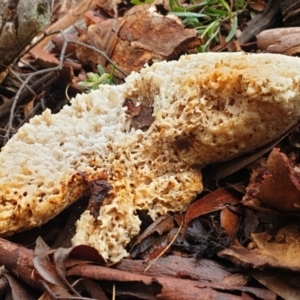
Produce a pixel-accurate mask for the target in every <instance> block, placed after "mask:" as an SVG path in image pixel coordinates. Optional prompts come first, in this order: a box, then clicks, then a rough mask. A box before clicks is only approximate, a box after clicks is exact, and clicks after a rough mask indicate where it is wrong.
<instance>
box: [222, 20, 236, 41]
mask: <svg viewBox="0 0 300 300" xmlns="http://www.w3.org/2000/svg"><path fill="white" fill-rule="evenodd" d="M237 27H238V18H237V15H235V16H234V18H233V20H232V25H231V30H230V32H229V33H228V35H227V37H226V39H225V42H226V43H228V42H229V41H231V39H232V38H233V36H234V35H235V33H236V30H237Z"/></svg>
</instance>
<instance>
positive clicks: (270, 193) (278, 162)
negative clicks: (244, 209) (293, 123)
mask: <svg viewBox="0 0 300 300" xmlns="http://www.w3.org/2000/svg"><path fill="white" fill-rule="evenodd" d="M296 170H297V168H296V167H295V166H293V165H292V164H291V162H290V161H289V159H288V157H287V156H286V155H285V154H284V153H282V152H280V149H279V148H274V149H273V150H272V151H271V153H270V155H269V157H268V160H267V162H266V164H265V165H263V166H261V167H258V168H257V169H256V170H254V171H253V174H252V177H251V180H250V184H249V186H248V187H247V194H246V196H245V197H244V199H243V202H244V203H250V202H253V203H254V202H255V201H256V202H257V201H259V202H261V203H263V204H264V205H267V206H269V207H271V208H275V209H277V210H281V211H299V210H300V181H299V178H300V176H299V173H298V172H297V171H296ZM257 203H258V202H257Z"/></svg>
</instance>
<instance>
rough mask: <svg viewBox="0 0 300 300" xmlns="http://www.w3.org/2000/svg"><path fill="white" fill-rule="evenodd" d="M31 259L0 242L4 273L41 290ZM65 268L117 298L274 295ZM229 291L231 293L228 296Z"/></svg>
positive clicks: (234, 299)
mask: <svg viewBox="0 0 300 300" xmlns="http://www.w3.org/2000/svg"><path fill="white" fill-rule="evenodd" d="M79 247H80V246H79ZM78 254H80V253H78ZM83 256H84V255H83ZM33 257H34V251H33V250H29V249H26V248H24V247H22V246H19V245H16V244H13V243H11V242H9V241H7V240H4V239H0V264H4V265H5V267H6V269H7V270H8V271H11V272H12V273H13V274H14V275H16V276H17V277H19V278H20V279H22V280H23V281H25V282H27V283H28V284H30V285H31V286H33V287H36V288H39V289H43V285H42V284H43V281H42V277H41V276H40V275H39V274H38V272H37V270H36V269H35V268H34V265H33ZM77 259H80V257H79V256H77ZM91 260H93V259H89V261H91ZM95 262H96V263H97V262H98V261H97V259H96V260H95ZM98 263H99V262H98ZM66 266H67V269H66V273H65V275H66V276H80V277H84V278H91V279H95V280H100V281H105V288H110V287H111V286H112V284H116V285H117V289H116V290H117V294H118V295H120V296H122V295H125V296H126V295H127V296H128V295H133V296H136V295H137V293H139V294H140V295H141V296H143V298H142V299H174V300H175V299H181V300H185V299H189V300H190V299H191V300H193V299H200V298H201V299H203V300H206V299H223V300H238V299H240V297H239V296H236V293H242V292H246V293H250V294H252V295H255V296H256V297H257V298H259V299H270V300H273V299H274V300H275V299H276V295H275V294H274V293H273V292H270V291H268V290H265V289H259V288H253V287H244V286H231V285H230V286H229V285H226V284H218V283H210V282H199V281H198V280H190V279H179V278H172V277H161V276H157V277H156V276H155V277H153V276H147V275H142V274H134V273H132V272H126V271H120V270H115V269H112V268H108V267H103V266H100V265H91V264H89V263H87V262H86V260H83V261H82V262H81V263H80V261H78V260H77V262H76V263H75V264H74V262H72V259H71V260H70V263H68V260H67V261H66ZM44 275H45V274H44ZM44 282H45V281H44ZM230 292H233V293H232V294H231V293H230Z"/></svg>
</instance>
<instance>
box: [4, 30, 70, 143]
mask: <svg viewBox="0 0 300 300" xmlns="http://www.w3.org/2000/svg"><path fill="white" fill-rule="evenodd" d="M61 33H62V35H63V32H61ZM67 45H68V41H67V40H66V39H65V40H64V43H63V47H62V50H61V53H60V58H59V65H58V66H56V67H53V68H48V69H46V70H39V71H36V72H33V73H31V74H30V75H29V76H28V77H27V78H26V79H25V80H24V81H23V83H22V84H21V86H20V88H19V90H18V92H17V94H16V96H15V98H14V101H13V104H12V106H11V110H10V116H9V121H8V128H7V130H6V133H5V136H4V144H6V143H7V141H8V140H9V137H10V132H11V130H12V127H13V118H14V111H15V108H16V105H17V102H18V99H19V97H20V95H21V92H22V91H23V89H24V88H25V86H27V84H28V82H29V81H30V80H31V78H32V77H33V76H36V75H42V74H45V73H48V72H51V71H59V70H61V69H62V66H63V60H64V56H65V52H66V49H67Z"/></svg>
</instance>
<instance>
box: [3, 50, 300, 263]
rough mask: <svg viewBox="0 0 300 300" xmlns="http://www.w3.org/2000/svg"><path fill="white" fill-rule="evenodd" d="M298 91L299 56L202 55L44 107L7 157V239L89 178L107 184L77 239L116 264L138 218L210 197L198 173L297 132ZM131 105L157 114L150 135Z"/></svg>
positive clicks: (52, 212)
mask: <svg viewBox="0 0 300 300" xmlns="http://www.w3.org/2000/svg"><path fill="white" fill-rule="evenodd" d="M299 85H300V59H299V58H295V57H286V56H281V55H276V54H244V53H206V54H197V55H186V56H182V57H181V58H180V59H179V60H178V61H171V62H159V63H154V64H153V65H152V66H146V67H145V68H143V69H142V70H141V71H140V73H132V74H131V75H129V76H128V77H127V79H126V82H125V83H124V84H123V85H119V86H107V85H105V86H100V87H99V90H97V91H92V92H91V93H89V94H82V95H77V97H76V98H74V99H73V100H72V101H71V105H70V106H65V107H64V108H63V109H62V110H61V111H60V112H59V113H57V114H51V112H50V111H49V110H46V111H45V112H44V113H43V114H42V115H40V116H36V117H34V118H32V119H31V120H30V123H29V124H26V125H24V126H23V127H22V128H21V129H20V130H19V131H18V133H17V134H15V135H14V136H13V137H12V138H11V140H10V141H9V142H8V143H7V144H6V145H5V146H4V147H3V149H2V151H1V153H0V165H1V168H0V198H1V201H0V235H1V236H6V235H11V234H13V233H14V232H18V231H22V230H26V229H30V228H33V227H36V226H40V225H41V224H43V223H45V222H47V221H48V220H50V219H51V218H53V217H54V216H56V215H57V214H58V213H60V212H61V211H62V210H63V209H64V208H66V207H67V206H68V205H70V204H71V203H72V202H74V201H76V200H77V199H78V198H79V197H80V196H82V195H83V194H85V193H86V192H87V190H88V189H89V184H88V181H89V180H98V179H99V180H102V182H103V180H104V181H107V186H105V184H103V186H102V187H104V189H105V191H106V192H105V193H106V194H105V195H104V196H103V195H102V198H103V199H102V200H101V205H99V207H98V208H97V209H98V210H99V213H95V212H94V213H93V214H92V213H91V212H90V210H89V209H87V210H86V211H85V212H84V213H83V214H82V216H81V217H80V219H79V220H78V221H77V224H76V228H77V229H76V234H75V236H74V237H73V240H72V242H73V243H74V244H75V245H78V244H87V245H91V246H93V247H95V248H96V249H97V250H98V251H99V252H100V253H101V255H102V256H103V257H104V258H105V259H107V260H111V261H118V260H119V259H121V258H122V257H124V256H126V255H127V252H126V250H125V246H126V245H127V244H128V243H129V241H130V240H131V238H132V237H133V236H134V235H136V234H137V233H138V232H139V229H140V223H141V221H140V219H139V217H138V215H137V211H138V210H141V209H143V210H147V211H148V213H149V215H150V216H151V217H152V218H153V219H155V218H156V217H157V216H158V215H162V214H166V213H167V212H168V211H183V210H185V209H186V208H187V206H188V204H189V203H190V201H191V200H192V199H193V198H194V197H195V196H196V195H197V194H198V193H199V192H201V190H202V178H201V171H200V170H201V167H202V166H204V165H207V164H209V163H211V162H217V161H225V160H228V159H231V158H233V157H236V156H238V155H240V154H242V153H245V152H248V151H251V150H253V149H255V148H257V147H260V146H262V145H264V144H266V143H268V142H269V141H271V140H273V139H275V138H276V137H278V136H279V135H281V134H282V133H284V132H285V131H286V130H287V129H288V128H290V127H291V126H293V125H294V124H295V123H297V122H298V120H299V117H300V109H299V102H300V92H299ZM125 99H130V100H132V101H133V102H134V103H135V105H140V104H145V105H148V106H152V108H153V117H154V118H153V119H154V120H153V122H152V123H151V124H149V128H148V129H147V130H144V131H143V130H141V129H137V128H134V127H133V126H132V118H131V117H130V115H129V114H128V113H127V111H126V110H127V109H128V107H126V106H123V103H124V101H125ZM93 210H95V207H94V208H93Z"/></svg>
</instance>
